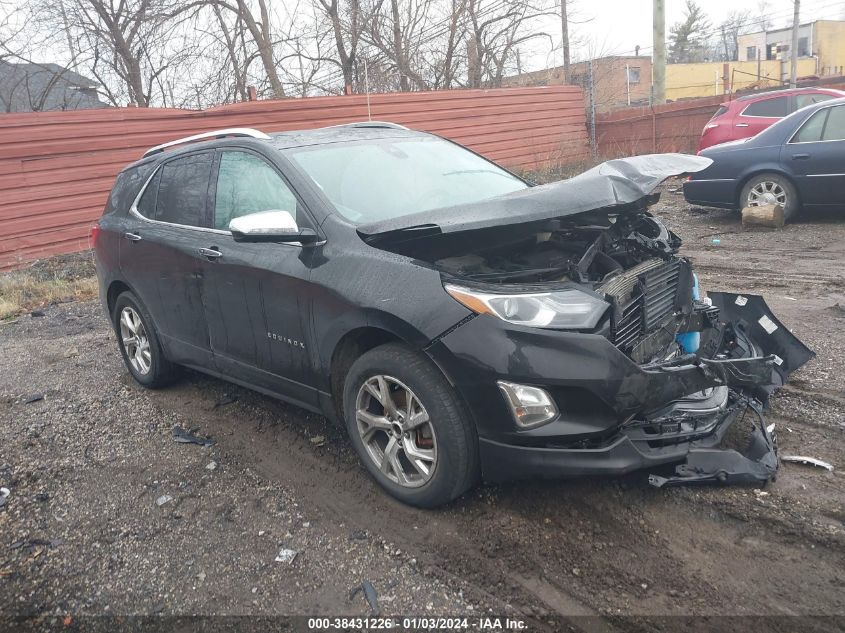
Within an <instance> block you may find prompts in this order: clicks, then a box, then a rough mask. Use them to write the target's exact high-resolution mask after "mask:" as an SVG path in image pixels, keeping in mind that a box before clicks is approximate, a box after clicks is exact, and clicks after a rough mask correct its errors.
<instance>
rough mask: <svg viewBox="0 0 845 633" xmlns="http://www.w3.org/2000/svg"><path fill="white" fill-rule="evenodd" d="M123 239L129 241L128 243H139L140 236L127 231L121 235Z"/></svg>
mask: <svg viewBox="0 0 845 633" xmlns="http://www.w3.org/2000/svg"><path fill="white" fill-rule="evenodd" d="M123 237H124V238H126V239H127V240H129V241H130V242H140V241H141V236H140V235H138V234H137V233H132V232H131V231H127V232H126V233H124V234H123Z"/></svg>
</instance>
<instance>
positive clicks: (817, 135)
mask: <svg viewBox="0 0 845 633" xmlns="http://www.w3.org/2000/svg"><path fill="white" fill-rule="evenodd" d="M827 113H828V110H827V109H824V110H819V111H818V112H816V113H815V114H814V115H813V116H811V117H810V118H809V119H807V121H805V122H804V125H802V126H801V129H800V130H798V133H797V134H796V135H795V136H793V137H792V141H790V142H791V143H813V142H815V141H820V140H821V138H822V131H824V122H825V119H827Z"/></svg>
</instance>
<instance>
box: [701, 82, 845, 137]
mask: <svg viewBox="0 0 845 633" xmlns="http://www.w3.org/2000/svg"><path fill="white" fill-rule="evenodd" d="M840 97H845V92H843V91H841V90H834V89H832V88H796V89H795V90H775V91H773V92H762V93H758V94H753V95H746V96H743V97H739V98H737V99H734V100H733V101H727V102H725V103H723V104H722V105H720V106H719V109H718V110H716V114H714V115H713V118H711V119H710V120H709V121H708V122H707V125H705V126H704V130H703V131H702V132H701V140H700V141H699V142H698V149H699V151H700V150H703V149H705V148H707V147H710V146H711V145H718V144H719V143H727V142H728V141H735V140H737V139H740V138H748V137H750V136H754V135H755V134H757V133H758V132H762V131H763V130H765V129H766V128H767V127H769V126H770V125H772V124H773V123H776V122H778V121H780V120H781V119H782V118H783V117H785V116H786V115H788V114H792V113H793V112H795V111H796V110H800V109H801V108H803V107H804V106H808V105H812V104H814V103H819V102H820V101H826V100H828V99H838V98H840Z"/></svg>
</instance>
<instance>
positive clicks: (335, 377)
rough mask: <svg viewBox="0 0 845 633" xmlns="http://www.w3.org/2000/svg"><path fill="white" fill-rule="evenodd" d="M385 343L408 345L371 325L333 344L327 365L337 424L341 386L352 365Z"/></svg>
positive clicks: (340, 402) (341, 412)
mask: <svg viewBox="0 0 845 633" xmlns="http://www.w3.org/2000/svg"><path fill="white" fill-rule="evenodd" d="M385 343H405V344H406V345H407V344H408V342H407V341H406V340H404V339H403V338H402V337H400V336H399V335H397V334H396V333H395V332H391V331H390V330H387V329H384V328H382V327H376V326H373V325H363V326H361V327H357V328H355V329H352V330H349V331H348V332H346V334H344V335H343V336H342V337H341V338H340V339H339V340H338V341H337V343H336V344H335V346H334V349H333V350H332V355H331V360H330V363H329V380H330V389H331V395H332V404H333V413H334V414H335V416H336V421H337V422H340V423H342V422H343V419H344V418H343V386H344V381H345V380H346V375H347V374H348V373H349V368H350V367H352V363H354V362H355V361H356V360H357V359H358V358H359V357H360V356H361V355H362V354H365V353H366V352H368V351H370V350H371V349H375V348H376V347H379V346H380V345H384V344H385Z"/></svg>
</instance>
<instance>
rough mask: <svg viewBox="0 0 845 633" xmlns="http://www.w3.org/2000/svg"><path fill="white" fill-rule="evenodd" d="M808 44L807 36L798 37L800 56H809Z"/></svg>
mask: <svg viewBox="0 0 845 633" xmlns="http://www.w3.org/2000/svg"><path fill="white" fill-rule="evenodd" d="M808 44H809V42H808V41H807V38H806V37H799V38H798V57H807V56H808V55H809V54H810V50H809V46H808Z"/></svg>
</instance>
